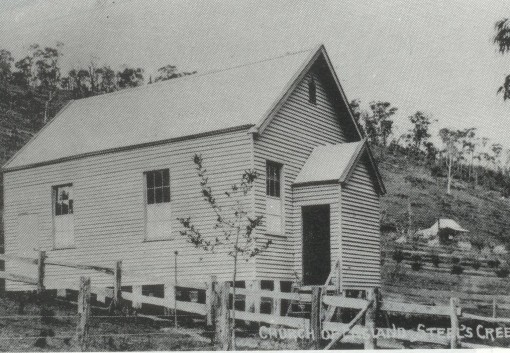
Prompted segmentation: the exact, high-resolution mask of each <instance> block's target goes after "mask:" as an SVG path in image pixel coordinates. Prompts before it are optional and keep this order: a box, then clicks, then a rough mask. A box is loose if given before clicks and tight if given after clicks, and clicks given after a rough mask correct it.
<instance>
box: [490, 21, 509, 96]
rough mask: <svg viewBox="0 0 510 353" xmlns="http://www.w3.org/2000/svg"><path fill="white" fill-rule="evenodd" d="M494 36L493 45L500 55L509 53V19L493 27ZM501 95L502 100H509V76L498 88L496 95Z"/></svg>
mask: <svg viewBox="0 0 510 353" xmlns="http://www.w3.org/2000/svg"><path fill="white" fill-rule="evenodd" d="M494 30H495V31H496V34H495V35H494V44H495V45H496V46H497V47H498V50H499V52H500V53H501V54H506V53H508V52H509V51H510V19H509V18H503V19H502V20H499V21H498V22H496V24H495V25H494ZM500 92H501V93H503V99H504V100H507V99H508V98H510V75H507V76H506V77H505V80H504V81H503V84H502V85H501V86H500V87H499V89H498V93H500Z"/></svg>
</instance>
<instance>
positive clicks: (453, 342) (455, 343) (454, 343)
mask: <svg viewBox="0 0 510 353" xmlns="http://www.w3.org/2000/svg"><path fill="white" fill-rule="evenodd" d="M458 307H459V298H450V321H451V325H452V331H451V334H450V348H451V349H456V348H458V347H459V340H458V333H459V317H458V316H457V308H458Z"/></svg>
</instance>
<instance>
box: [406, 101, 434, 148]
mask: <svg viewBox="0 0 510 353" xmlns="http://www.w3.org/2000/svg"><path fill="white" fill-rule="evenodd" d="M409 121H410V122H411V124H413V129H412V130H411V131H410V135H411V136H410V137H411V140H412V143H413V145H412V146H413V149H414V150H415V151H419V150H420V148H421V146H422V145H424V144H425V143H426V142H427V140H428V138H429V137H430V133H429V127H430V125H431V124H432V122H433V121H437V120H432V119H431V117H430V116H428V115H426V114H425V113H423V112H420V111H417V112H416V113H414V115H411V116H410V117H409Z"/></svg>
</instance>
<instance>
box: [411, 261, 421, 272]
mask: <svg viewBox="0 0 510 353" xmlns="http://www.w3.org/2000/svg"><path fill="white" fill-rule="evenodd" d="M411 268H412V269H413V271H419V270H420V269H421V262H413V263H412V264H411Z"/></svg>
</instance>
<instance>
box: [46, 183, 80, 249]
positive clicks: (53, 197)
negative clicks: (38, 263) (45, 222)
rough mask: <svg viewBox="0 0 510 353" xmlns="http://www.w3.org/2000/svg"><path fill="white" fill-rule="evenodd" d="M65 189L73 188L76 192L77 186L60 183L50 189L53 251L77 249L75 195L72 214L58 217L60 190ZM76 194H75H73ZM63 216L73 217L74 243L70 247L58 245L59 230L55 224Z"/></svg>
mask: <svg viewBox="0 0 510 353" xmlns="http://www.w3.org/2000/svg"><path fill="white" fill-rule="evenodd" d="M63 187H71V188H72V189H73V191H74V187H75V185H74V184H73V183H72V182H63V183H60V184H56V185H51V187H50V190H51V191H50V192H51V198H50V199H51V225H52V233H53V234H52V238H53V239H52V240H53V248H52V250H66V249H76V235H75V233H74V218H75V217H74V215H75V213H76V212H75V203H74V195H73V198H72V201H73V206H72V213H67V214H65V215H63V214H59V215H57V214H56V213H57V208H56V204H57V198H58V189H59V188H63ZM73 194H74V192H73ZM61 216H68V217H72V222H73V238H72V243H71V244H69V245H58V244H57V237H56V235H57V229H56V222H55V218H56V217H61Z"/></svg>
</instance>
